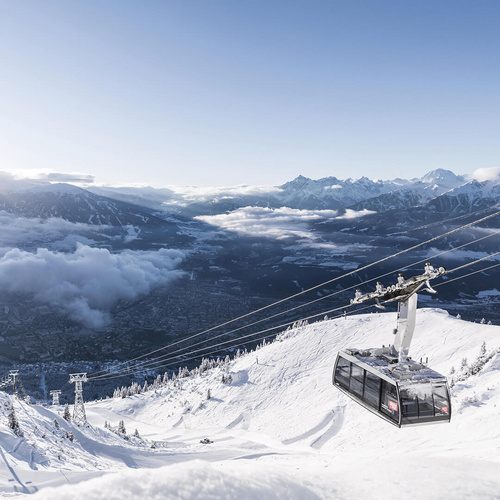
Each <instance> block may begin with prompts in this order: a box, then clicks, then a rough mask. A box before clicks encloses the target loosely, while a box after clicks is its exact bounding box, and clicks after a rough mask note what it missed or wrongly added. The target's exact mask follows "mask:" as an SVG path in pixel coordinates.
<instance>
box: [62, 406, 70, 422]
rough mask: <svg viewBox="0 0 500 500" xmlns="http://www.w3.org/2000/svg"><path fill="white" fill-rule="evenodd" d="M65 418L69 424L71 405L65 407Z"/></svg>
mask: <svg viewBox="0 0 500 500" xmlns="http://www.w3.org/2000/svg"><path fill="white" fill-rule="evenodd" d="M63 418H64V420H66V421H67V422H69V421H70V420H71V414H70V412H69V405H68V403H66V406H65V407H64V413H63Z"/></svg>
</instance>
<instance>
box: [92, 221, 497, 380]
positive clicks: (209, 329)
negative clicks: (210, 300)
mask: <svg viewBox="0 0 500 500" xmlns="http://www.w3.org/2000/svg"><path fill="white" fill-rule="evenodd" d="M498 215H500V211H498V212H495V213H493V214H490V215H488V216H485V217H482V218H481V219H478V220H475V221H472V222H470V223H468V224H465V225H463V226H460V227H458V228H455V229H452V230H450V231H447V232H446V233H443V234H441V235H439V236H435V237H433V238H430V239H428V240H426V241H424V242H420V243H418V244H416V245H414V246H412V247H410V248H407V249H405V250H401V251H399V252H396V253H394V254H392V255H389V256H387V257H384V258H382V259H379V260H378V261H376V262H373V263H371V264H367V265H365V266H362V267H361V268H358V269H355V270H353V271H350V272H348V273H345V274H343V275H341V276H337V277H335V278H332V279H330V280H327V281H325V282H323V283H320V284H319V285H315V286H314V287H311V288H308V289H306V290H302V291H301V292H298V293H296V294H294V295H291V296H288V297H285V298H283V299H280V300H278V301H276V302H274V303H272V304H268V305H267V306H264V307H261V308H258V309H256V310H254V311H251V312H249V313H246V314H243V315H241V316H238V317H236V318H233V319H231V320H229V321H226V322H224V323H221V324H219V325H216V326H213V327H211V328H208V329H206V330H203V331H201V332H198V333H195V334H193V335H190V336H188V337H185V338H182V339H179V340H177V341H175V342H173V343H171V344H168V345H165V346H162V347H159V348H157V349H155V350H153V351H150V352H149V353H145V354H142V355H140V356H137V357H135V358H132V359H130V360H127V361H124V362H122V363H119V364H118V367H119V366H122V365H126V364H127V363H130V362H132V361H136V360H139V359H143V358H146V357H147V356H151V355H152V354H155V353H157V352H160V351H162V350H164V349H167V348H169V347H173V346H175V345H178V344H180V343H182V342H186V341H188V340H191V339H193V338H196V337H199V336H201V335H204V334H206V333H209V332H211V331H213V330H216V329H218V328H221V327H223V326H226V325H228V324H231V323H234V322H235V321H238V320H240V319H244V318H246V317H248V316H251V315H253V314H256V313H258V312H261V311H264V310H266V309H269V308H270V307H273V306H276V305H278V304H281V303H284V302H286V301H288V300H291V299H293V298H296V297H299V296H301V295H303V294H305V293H308V292H310V291H312V290H316V289H318V288H321V287H323V286H325V285H327V284H330V283H332V282H334V281H338V280H340V279H342V278H346V277H347V276H351V275H353V274H355V273H358V272H360V271H363V270H365V269H368V268H370V267H373V266H375V265H377V264H380V263H382V262H385V261H387V260H390V259H392V258H394V257H397V256H399V255H402V254H404V253H407V252H409V251H412V250H415V249H417V248H419V247H422V246H424V245H426V244H428V243H432V242H434V241H437V240H439V239H441V238H444V237H446V236H449V235H450V234H453V233H456V232H458V231H461V230H463V229H466V228H468V227H471V226H474V225H476V224H479V223H480V222H484V221H485V220H488V219H491V218H492V217H496V216H498ZM487 236H488V237H490V235H487ZM491 236H492V235H491ZM484 238H485V237H483V238H481V239H484ZM475 241H479V240H475ZM357 286H359V284H358V285H357ZM325 298H326V297H325ZM316 300H319V299H316ZM224 335H227V333H224ZM216 338H217V337H216ZM99 373H108V372H106V371H105V370H101V371H98V372H96V373H95V374H94V376H95V375H98V374H99Z"/></svg>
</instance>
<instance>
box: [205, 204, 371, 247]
mask: <svg viewBox="0 0 500 500" xmlns="http://www.w3.org/2000/svg"><path fill="white" fill-rule="evenodd" d="M372 213H375V212H372V211H370V210H361V211H359V212H356V211H355V210H350V209H348V210H347V211H346V212H345V213H344V214H343V215H338V212H337V211H336V210H298V209H295V208H288V207H283V208H276V209H273V208H263V207H244V208H239V209H238V210H234V211H233V212H230V213H228V214H219V215H206V216H199V217H197V219H199V220H202V221H204V222H206V223H208V224H211V225H213V226H217V227H219V228H221V229H226V230H228V231H234V232H237V233H240V234H246V235H250V236H264V237H268V238H275V239H284V238H290V237H295V238H306V239H313V238H314V236H313V234H312V233H311V232H310V230H309V229H308V228H309V223H310V222H315V221H324V220H331V219H354V218H357V217H363V216H364V215H368V214H372Z"/></svg>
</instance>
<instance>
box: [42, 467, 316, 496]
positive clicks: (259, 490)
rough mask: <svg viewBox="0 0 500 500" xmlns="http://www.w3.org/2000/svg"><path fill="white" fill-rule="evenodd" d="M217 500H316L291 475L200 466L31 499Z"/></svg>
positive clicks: (103, 480) (131, 474)
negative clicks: (238, 499) (141, 499)
mask: <svg viewBox="0 0 500 500" xmlns="http://www.w3.org/2000/svg"><path fill="white" fill-rule="evenodd" d="M77 497H80V498H85V499H86V500H136V499H137V498H147V499H148V500H163V499H165V498H168V499H171V500H192V499H203V500H211V499H213V500H220V499H235V498H244V499H246V500H261V499H262V498H266V499H269V500H272V499H276V500H278V499H283V498H287V499H289V500H308V499H311V500H312V499H317V498H318V496H317V495H316V494H315V493H313V492H312V491H311V490H310V489H309V488H308V487H306V486H304V485H302V484H300V481H297V480H296V479H295V478H294V477H293V475H292V474H286V473H277V472H274V471H269V470H268V469H267V468H266V467H264V466H262V465H256V464H249V463H248V462H246V463H244V464H243V463H231V464H226V465H224V466H222V465H220V464H217V465H212V464H208V463H206V462H202V461H200V460H197V461H192V462H187V463H183V464H177V465H171V466H167V467H162V468H160V469H156V470H148V471H122V472H120V473H118V474H108V475H106V476H104V477H100V478H96V479H92V480H90V481H87V482H85V483H80V484H78V485H67V486H63V487H60V488H47V489H45V490H42V491H40V492H39V493H38V494H36V495H34V498H36V499H43V498H47V499H50V500H52V499H53V498H57V499H58V500H66V499H67V500H73V499H74V498H77Z"/></svg>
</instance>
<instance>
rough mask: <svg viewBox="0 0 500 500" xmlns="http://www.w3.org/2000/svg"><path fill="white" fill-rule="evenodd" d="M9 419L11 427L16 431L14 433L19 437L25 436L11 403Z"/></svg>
mask: <svg viewBox="0 0 500 500" xmlns="http://www.w3.org/2000/svg"><path fill="white" fill-rule="evenodd" d="M7 418H8V419H9V427H10V428H11V429H12V430H13V431H14V434H15V435H16V436H19V437H23V436H24V434H23V431H22V430H21V428H20V427H19V422H18V420H17V416H16V411H15V410H14V406H13V405H10V408H9V415H8V417H7Z"/></svg>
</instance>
